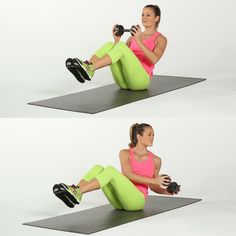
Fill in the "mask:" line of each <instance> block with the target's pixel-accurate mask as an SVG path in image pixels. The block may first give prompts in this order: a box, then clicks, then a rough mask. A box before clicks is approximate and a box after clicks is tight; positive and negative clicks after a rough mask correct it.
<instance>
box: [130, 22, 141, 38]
mask: <svg viewBox="0 0 236 236" xmlns="http://www.w3.org/2000/svg"><path fill="white" fill-rule="evenodd" d="M132 35H133V37H134V38H135V40H136V41H141V26H140V25H135V26H134V27H132Z"/></svg>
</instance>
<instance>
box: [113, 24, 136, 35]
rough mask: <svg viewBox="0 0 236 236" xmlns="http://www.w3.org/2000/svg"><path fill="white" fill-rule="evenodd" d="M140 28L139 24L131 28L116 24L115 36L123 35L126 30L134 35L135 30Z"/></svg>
mask: <svg viewBox="0 0 236 236" xmlns="http://www.w3.org/2000/svg"><path fill="white" fill-rule="evenodd" d="M136 30H138V25H133V26H132V27H131V28H130V29H125V28H124V26H123V25H116V26H115V28H114V30H113V31H114V32H115V31H116V33H115V36H119V37H120V36H122V35H123V34H124V32H130V33H131V35H132V36H134V33H135V31H136Z"/></svg>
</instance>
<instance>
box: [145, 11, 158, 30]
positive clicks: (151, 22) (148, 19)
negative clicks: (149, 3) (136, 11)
mask: <svg viewBox="0 0 236 236" xmlns="http://www.w3.org/2000/svg"><path fill="white" fill-rule="evenodd" d="M158 20H159V16H155V13H154V10H153V9H152V8H150V7H144V8H143V12H142V24H143V26H144V27H153V26H155V25H156V22H157V21H158Z"/></svg>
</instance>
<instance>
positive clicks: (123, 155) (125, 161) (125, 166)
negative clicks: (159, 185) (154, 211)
mask: <svg viewBox="0 0 236 236" xmlns="http://www.w3.org/2000/svg"><path fill="white" fill-rule="evenodd" d="M119 157H120V164H121V170H122V173H123V174H124V175H125V176H126V177H127V178H128V179H130V180H131V181H134V182H136V183H140V184H145V185H148V186H149V185H151V184H154V185H155V184H156V182H158V181H157V179H156V178H148V177H143V176H140V175H137V174H134V173H133V172H132V168H131V166H130V162H129V150H125V149H124V150H121V151H120V153H119Z"/></svg>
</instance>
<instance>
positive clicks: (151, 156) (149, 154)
mask: <svg viewBox="0 0 236 236" xmlns="http://www.w3.org/2000/svg"><path fill="white" fill-rule="evenodd" d="M153 155H154V154H153V153H152V152H150V151H148V158H149V159H151V160H152V159H153Z"/></svg>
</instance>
